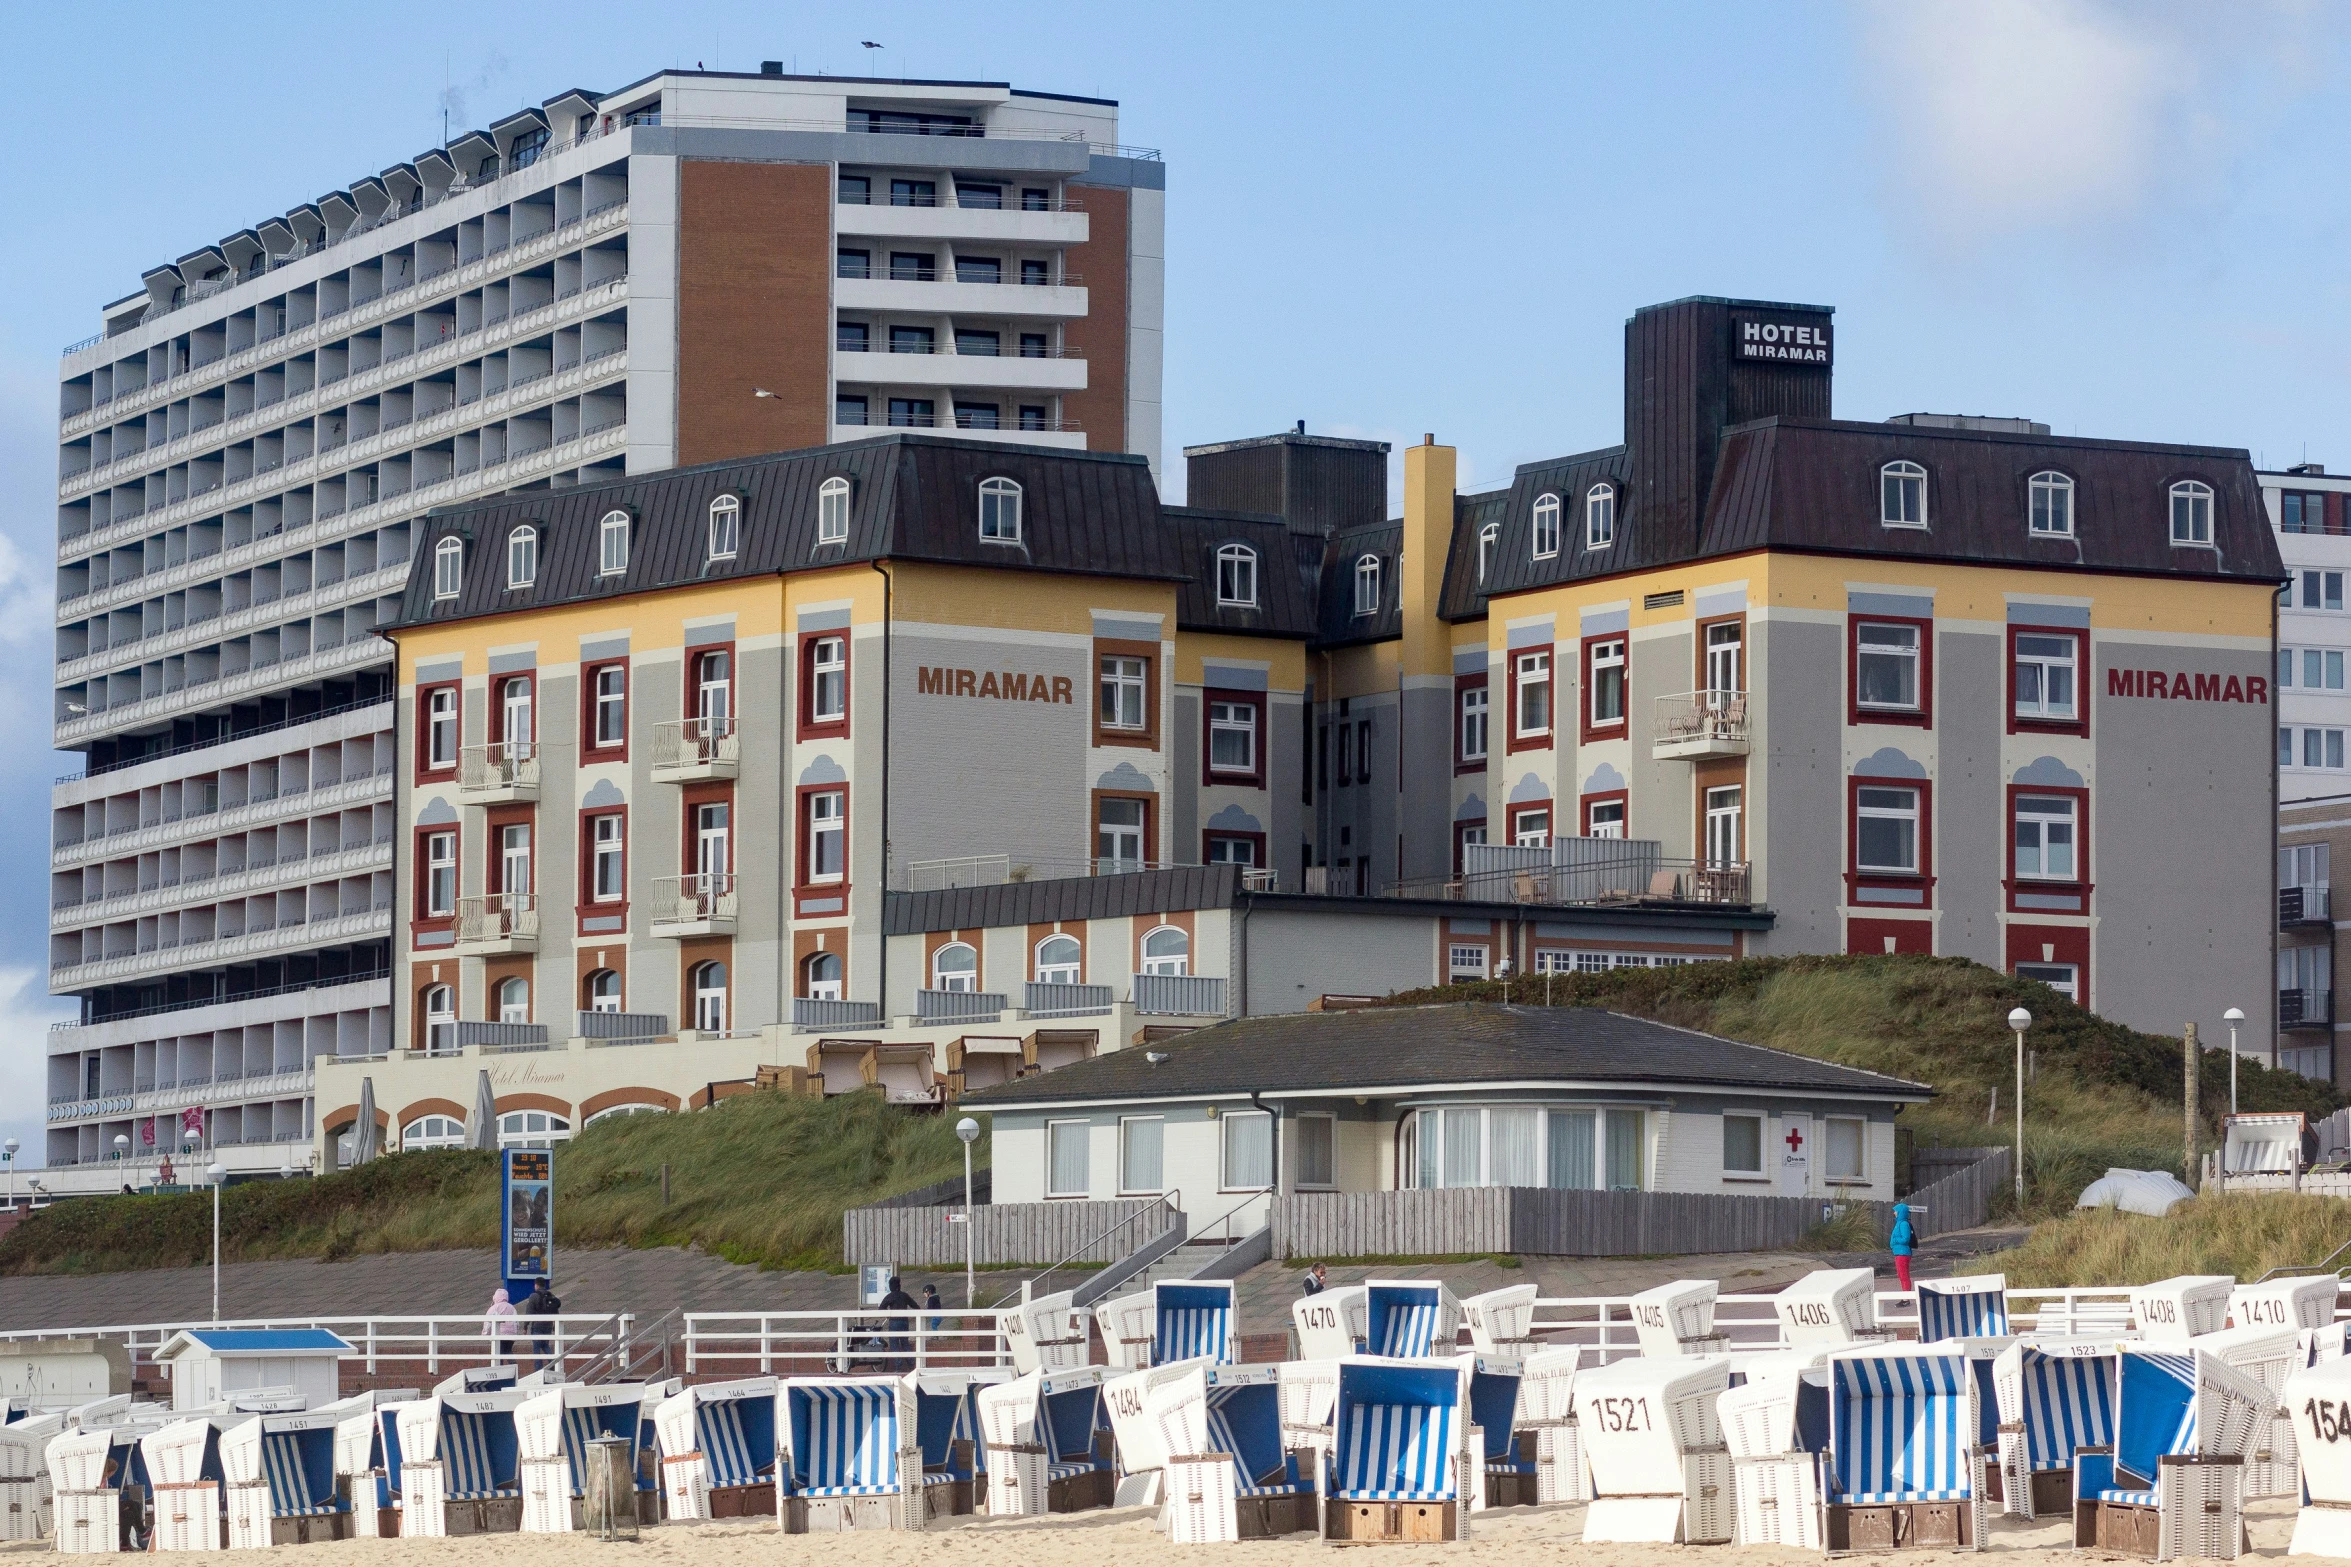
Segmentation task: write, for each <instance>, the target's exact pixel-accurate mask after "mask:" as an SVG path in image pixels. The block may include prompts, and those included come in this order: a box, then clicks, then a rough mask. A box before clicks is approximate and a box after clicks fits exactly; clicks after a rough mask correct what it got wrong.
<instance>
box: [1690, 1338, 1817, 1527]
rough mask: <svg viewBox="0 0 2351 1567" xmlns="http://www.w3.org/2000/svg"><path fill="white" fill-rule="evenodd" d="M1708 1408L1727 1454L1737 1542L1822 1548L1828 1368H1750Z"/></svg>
mask: <svg viewBox="0 0 2351 1567" xmlns="http://www.w3.org/2000/svg"><path fill="white" fill-rule="evenodd" d="M1715 1416H1716V1419H1717V1420H1719V1421H1720V1423H1721V1425H1722V1438H1723V1446H1724V1447H1725V1448H1726V1449H1727V1450H1728V1451H1729V1453H1730V1455H1731V1491H1732V1496H1733V1499H1734V1503H1735V1505H1734V1507H1733V1510H1732V1516H1733V1527H1732V1533H1731V1537H1732V1539H1733V1540H1734V1541H1735V1542H1736V1543H1738V1544H1740V1545H1784V1546H1791V1547H1793V1548H1795V1549H1798V1550H1806V1551H1817V1550H1820V1549H1822V1542H1823V1540H1824V1538H1825V1536H1824V1535H1823V1533H1822V1528H1823V1523H1822V1515H1821V1500H1822V1496H1823V1484H1822V1474H1821V1471H1822V1466H1823V1464H1824V1462H1825V1461H1826V1458H1827V1454H1828V1449H1829V1379H1828V1372H1827V1370H1826V1369H1825V1368H1808V1369H1804V1370H1799V1371H1794V1372H1790V1373H1786V1374H1772V1375H1764V1376H1755V1375H1750V1376H1749V1377H1748V1378H1747V1380H1746V1382H1745V1383H1744V1384H1742V1385H1741V1386H1738V1387H1734V1388H1732V1389H1730V1390H1729V1391H1728V1392H1726V1393H1724V1394H1723V1395H1722V1397H1721V1398H1719V1399H1717V1400H1716V1401H1715Z"/></svg>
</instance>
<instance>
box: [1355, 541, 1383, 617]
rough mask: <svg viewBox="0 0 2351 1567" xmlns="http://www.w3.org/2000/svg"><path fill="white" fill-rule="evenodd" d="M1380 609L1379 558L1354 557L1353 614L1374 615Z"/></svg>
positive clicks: (1373, 556)
mask: <svg viewBox="0 0 2351 1567" xmlns="http://www.w3.org/2000/svg"><path fill="white" fill-rule="evenodd" d="M1379 609H1380V558H1379V557H1378V556H1377V555H1358V556H1356V557H1355V613H1356V614H1358V615H1376V614H1378V613H1379Z"/></svg>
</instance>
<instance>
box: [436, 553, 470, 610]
mask: <svg viewBox="0 0 2351 1567" xmlns="http://www.w3.org/2000/svg"><path fill="white" fill-rule="evenodd" d="M464 587H465V541H464V540H463V539H443V540H442V541H441V542H440V543H438V544H436V545H434V546H433V597H435V598H437V599H453V598H455V597H457V595H458V593H459V592H460V591H461V590H462V589H463V588H464Z"/></svg>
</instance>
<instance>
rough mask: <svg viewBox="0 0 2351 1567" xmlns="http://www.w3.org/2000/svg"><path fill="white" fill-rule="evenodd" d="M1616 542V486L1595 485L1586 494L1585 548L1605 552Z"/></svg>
mask: <svg viewBox="0 0 2351 1567" xmlns="http://www.w3.org/2000/svg"><path fill="white" fill-rule="evenodd" d="M1615 542H1616V486H1615V485H1613V484H1595V485H1593V486H1592V487H1591V488H1590V489H1588V490H1586V491H1585V492H1584V548H1585V549H1588V550H1604V549H1606V548H1608V546H1610V545H1611V544H1614V543H1615Z"/></svg>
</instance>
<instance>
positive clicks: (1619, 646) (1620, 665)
mask: <svg viewBox="0 0 2351 1567" xmlns="http://www.w3.org/2000/svg"><path fill="white" fill-rule="evenodd" d="M1626 641H1627V639H1626V638H1624V637H1612V638H1610V639H1609V640H1608V641H1605V642H1595V643H1593V644H1592V668H1591V674H1590V677H1589V681H1590V685H1591V688H1592V692H1591V699H1590V703H1589V707H1590V712H1589V713H1588V715H1587V717H1586V720H1585V721H1586V722H1587V723H1589V724H1590V725H1591V726H1592V727H1593V728H1594V729H1615V728H1617V727H1619V726H1621V725H1623V724H1625V723H1626V722H1628V721H1629V720H1628V719H1627V718H1626V716H1625V715H1626V710H1627V709H1628V708H1630V707H1631V706H1632V692H1631V690H1630V689H1629V681H1630V675H1629V672H1628V671H1627V670H1626V668H1625V654H1626ZM1610 670H1613V671H1615V674H1616V680H1615V683H1614V687H1615V691H1616V711H1615V712H1614V713H1611V714H1609V715H1608V716H1607V717H1605V718H1603V717H1602V716H1601V714H1600V693H1601V692H1602V691H1603V690H1606V689H1608V688H1609V684H1610V683H1609V682H1608V681H1606V680H1603V679H1602V678H1601V675H1602V674H1603V673H1604V672H1606V671H1610Z"/></svg>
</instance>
